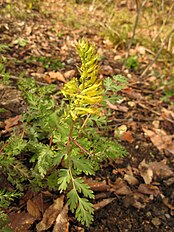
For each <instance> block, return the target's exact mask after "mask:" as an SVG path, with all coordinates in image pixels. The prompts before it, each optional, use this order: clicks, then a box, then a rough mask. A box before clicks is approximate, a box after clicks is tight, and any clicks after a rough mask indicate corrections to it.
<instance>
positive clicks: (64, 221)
mask: <svg viewBox="0 0 174 232" xmlns="http://www.w3.org/2000/svg"><path fill="white" fill-rule="evenodd" d="M68 231H69V222H68V204H66V205H65V206H64V207H63V209H62V211H61V212H60V213H59V214H58V216H57V218H56V222H55V225H54V228H53V232H68Z"/></svg>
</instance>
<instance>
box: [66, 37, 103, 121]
mask: <svg viewBox="0 0 174 232" xmlns="http://www.w3.org/2000/svg"><path fill="white" fill-rule="evenodd" d="M76 50H77V53H78V55H79V56H80V58H81V62H82V65H81V67H80V68H79V72H80V78H79V80H78V79H77V78H73V79H72V80H71V81H69V82H67V83H66V84H65V85H64V87H63V89H62V93H63V95H64V96H65V97H66V98H67V99H68V100H69V107H68V109H69V115H70V116H71V117H72V119H73V120H76V119H77V118H78V116H79V115H85V114H88V113H89V114H99V109H98V108H97V104H99V103H100V102H101V101H102V93H103V87H102V81H101V80H100V79H98V72H99V65H98V54H97V53H96V49H95V47H94V46H93V45H90V44H89V42H88V41H86V40H85V39H82V40H80V41H79V43H78V44H77V45H76Z"/></svg>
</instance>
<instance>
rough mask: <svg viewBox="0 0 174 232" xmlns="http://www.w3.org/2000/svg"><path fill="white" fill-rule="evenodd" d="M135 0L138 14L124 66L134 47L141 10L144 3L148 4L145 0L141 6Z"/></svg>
mask: <svg viewBox="0 0 174 232" xmlns="http://www.w3.org/2000/svg"><path fill="white" fill-rule="evenodd" d="M135 2H136V13H137V14H136V18H135V23H134V27H133V33H132V37H131V39H130V42H129V44H128V48H127V53H126V57H125V61H124V64H123V67H124V66H125V64H126V62H127V59H128V57H129V52H130V49H131V47H132V44H133V41H134V38H135V33H136V29H137V26H138V22H139V18H140V14H141V11H142V9H143V7H144V5H145V4H146V2H147V0H145V1H144V2H143V3H142V4H141V5H140V6H139V3H138V0H136V1H135Z"/></svg>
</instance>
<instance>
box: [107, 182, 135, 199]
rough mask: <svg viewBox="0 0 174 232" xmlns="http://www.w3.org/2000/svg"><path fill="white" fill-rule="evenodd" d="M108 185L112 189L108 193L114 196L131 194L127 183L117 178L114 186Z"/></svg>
mask: <svg viewBox="0 0 174 232" xmlns="http://www.w3.org/2000/svg"><path fill="white" fill-rule="evenodd" d="M110 185H111V187H112V188H111V190H110V191H112V192H114V193H115V194H116V195H128V194H130V193H131V192H132V191H131V189H130V188H129V186H128V185H127V183H126V182H125V181H124V180H123V179H121V178H118V179H117V180H116V181H115V182H114V184H111V183H110Z"/></svg>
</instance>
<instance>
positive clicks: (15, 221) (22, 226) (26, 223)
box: [8, 211, 35, 232]
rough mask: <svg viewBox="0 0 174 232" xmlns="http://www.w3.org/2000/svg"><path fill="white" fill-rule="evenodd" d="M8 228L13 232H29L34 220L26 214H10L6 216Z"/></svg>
mask: <svg viewBox="0 0 174 232" xmlns="http://www.w3.org/2000/svg"><path fill="white" fill-rule="evenodd" d="M8 217H9V221H10V222H9V223H8V226H9V227H10V228H11V229H12V230H13V231H15V232H21V231H29V228H30V227H31V225H32V224H33V223H34V222H35V218H34V217H33V216H31V215H30V214H29V213H28V212H24V211H23V212H17V213H15V212H11V213H10V214H8Z"/></svg>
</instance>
